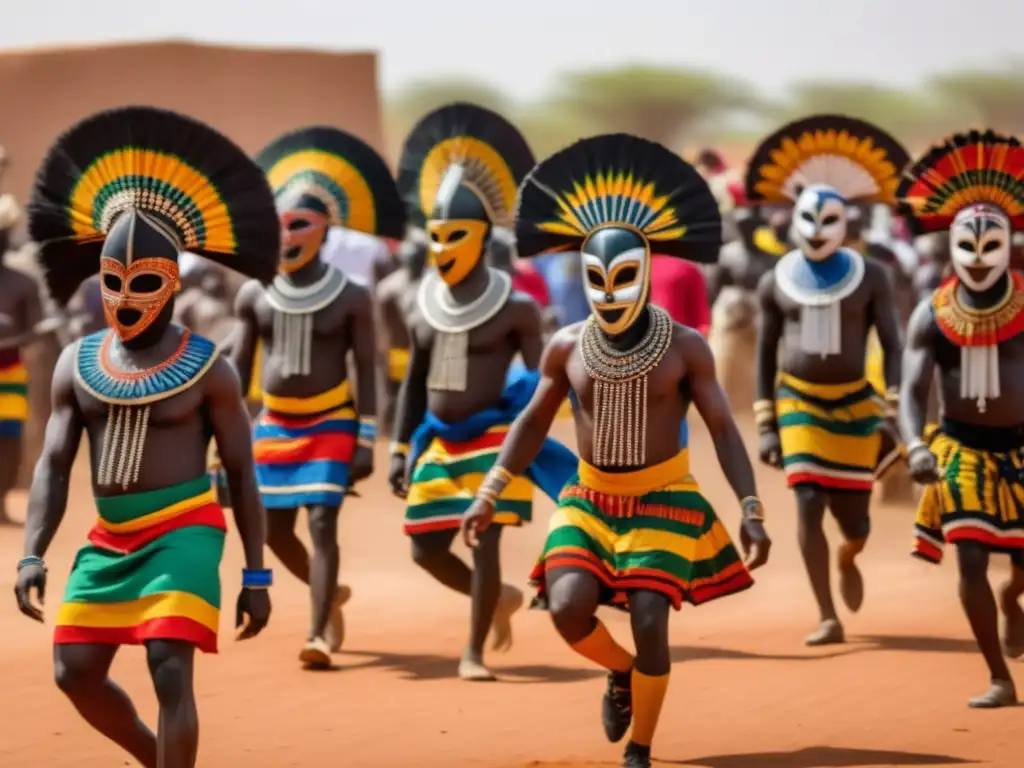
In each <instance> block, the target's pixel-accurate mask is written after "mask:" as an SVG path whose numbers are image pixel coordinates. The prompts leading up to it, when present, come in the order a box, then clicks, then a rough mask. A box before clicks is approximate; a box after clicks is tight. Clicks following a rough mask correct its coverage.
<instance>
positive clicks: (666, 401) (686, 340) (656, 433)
mask: <svg viewBox="0 0 1024 768" xmlns="http://www.w3.org/2000/svg"><path fill="white" fill-rule="evenodd" d="M583 326H584V323H576V324H575V325H571V326H568V327H567V328H563V329H562V330H561V331H559V334H558V337H557V343H559V344H563V345H565V346H566V347H567V349H566V352H567V356H566V363H565V372H566V376H567V377H568V379H569V384H570V386H571V387H572V390H573V392H574V393H575V395H576V398H577V401H578V405H577V407H576V408H575V410H574V416H575V419H574V421H575V425H576V442H577V446H578V451H579V456H580V458H582V459H583V460H584V461H587V462H591V463H592V462H593V435H594V380H593V379H592V378H591V377H590V374H588V373H587V370H586V368H585V367H584V364H583V356H582V353H581V351H580V346H579V339H580V336H581V335H582V333H583ZM693 344H701V345H703V344H705V342H704V339H703V337H701V335H700V334H699V333H697V332H696V331H694V330H693V329H690V328H686V327H685V326H682V325H678V324H676V325H675V327H674V331H673V338H672V344H671V346H670V347H669V349H668V352H667V353H666V354H665V357H663V358H662V360H661V362H660V363H658V365H657V366H656V367H655V368H654V370H652V371H651V372H650V373H649V374H648V376H647V442H646V450H645V453H646V457H647V462H646V463H647V465H653V464H658V463H660V462H663V461H667V460H668V459H671V458H672V457H674V456H675V455H676V454H677V453H679V430H680V427H681V426H682V423H683V419H685V418H686V412H687V410H688V409H689V407H690V394H689V388H688V386H687V376H688V370H687V364H686V361H687V356H688V354H689V351H690V347H691V345H693ZM615 469H616V470H619V471H628V470H629V469H630V468H629V467H624V468H615Z"/></svg>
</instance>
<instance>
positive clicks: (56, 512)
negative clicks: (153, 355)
mask: <svg viewBox="0 0 1024 768" xmlns="http://www.w3.org/2000/svg"><path fill="white" fill-rule="evenodd" d="M77 356H78V345H77V344H72V345H71V346H70V347H65V348H64V351H63V352H61V355H60V358H59V359H58V360H57V365H56V366H55V367H54V371H53V386H52V389H51V393H50V400H51V410H50V419H49V421H47V423H46V436H45V438H44V441H43V450H42V453H41V454H40V455H39V461H38V462H36V469H35V473H34V474H33V476H32V487H31V489H30V490H29V494H28V515H27V521H26V524H25V556H26V557H32V556H34V557H39V558H42V557H43V556H44V555H45V554H46V550H47V549H48V548H49V547H50V542H51V541H53V537H54V534H56V533H57V529H58V528H59V527H60V524H61V521H62V520H63V519H64V510H65V509H66V507H67V503H68V485H69V483H70V481H71V466H72V465H73V464H74V463H75V456H76V455H77V454H78V445H79V443H80V442H81V439H82V430H83V429H84V428H85V422H84V420H83V418H82V412H81V411H80V410H79V408H78V403H77V402H76V400H75V391H74V385H73V381H74V369H75V362H76V359H77Z"/></svg>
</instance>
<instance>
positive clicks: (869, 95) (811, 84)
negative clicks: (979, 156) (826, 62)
mask: <svg viewBox="0 0 1024 768" xmlns="http://www.w3.org/2000/svg"><path fill="white" fill-rule="evenodd" d="M790 93H791V98H790V100H789V101H788V102H787V103H786V104H785V105H784V106H783V107H782V108H781V109H779V110H775V112H774V117H775V119H776V120H777V121H778V122H783V121H785V120H793V119H798V118H800V117H802V116H806V115H812V114H820V113H833V114H841V115H847V116H849V117H857V118H860V119H861V120H866V121H868V122H870V123H873V124H875V125H877V126H878V127H879V128H882V129H884V130H886V131H889V132H890V133H891V134H893V136H895V137H896V138H897V139H899V140H900V141H902V142H903V143H904V144H906V145H907V148H908V149H910V150H911V151H913V148H915V147H918V146H920V145H921V144H922V143H928V142H930V141H932V140H933V139H934V138H935V137H936V136H937V135H940V134H941V133H943V132H944V131H946V130H948V129H949V128H950V127H952V126H953V125H954V124H955V121H956V111H955V109H953V107H952V105H950V104H948V103H947V102H944V101H942V100H939V99H932V98H928V97H927V96H925V95H924V94H918V93H914V92H912V91H906V90H902V89H897V88H889V87H886V86H883V85H878V84H875V83H856V82H854V83H836V82H828V81H808V82H804V83H800V84H798V85H796V86H795V87H794V88H792V89H791V90H790Z"/></svg>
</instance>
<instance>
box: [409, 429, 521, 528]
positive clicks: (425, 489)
mask: <svg viewBox="0 0 1024 768" xmlns="http://www.w3.org/2000/svg"><path fill="white" fill-rule="evenodd" d="M507 433H508V425H507V424H506V425H499V426H495V427H491V428H490V429H489V430H487V432H485V433H484V434H483V435H481V436H480V437H478V438H476V439H475V440H470V441H468V442H464V443H456V442H452V441H449V440H444V439H442V438H435V439H434V440H433V441H432V442H431V443H430V445H429V446H428V447H427V449H426V450H425V451H424V452H423V454H422V455H420V457H419V458H418V459H417V461H416V467H415V469H413V472H412V478H411V481H410V484H409V495H408V498H407V506H406V509H405V526H404V527H405V532H406V534H408V535H410V536H414V535H416V534H419V533H429V532H431V531H444V530H454V529H458V527H459V526H460V525H461V523H462V516H463V514H464V513H465V512H466V510H467V509H469V505H470V504H472V503H473V498H474V497H475V496H476V492H477V489H478V488H479V487H480V483H481V482H483V479H484V476H485V475H486V474H487V473H488V472H489V471H490V469H491V467H493V466H494V462H495V460H496V459H497V458H498V452H499V451H500V450H501V445H502V443H504V442H505V436H506V435H507ZM533 488H534V486H533V483H531V482H530V480H529V479H528V478H527V477H526V476H525V475H520V476H519V477H516V478H513V480H512V482H510V483H509V484H508V485H507V486H505V490H504V491H502V493H501V496H499V497H498V500H497V502H496V503H495V515H494V522H495V523H497V524H499V525H520V524H521V523H523V522H529V521H530V519H531V517H532V516H533Z"/></svg>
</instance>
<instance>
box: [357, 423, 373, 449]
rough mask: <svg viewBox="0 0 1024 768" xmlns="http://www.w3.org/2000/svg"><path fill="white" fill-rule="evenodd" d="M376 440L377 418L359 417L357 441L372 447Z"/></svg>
mask: <svg viewBox="0 0 1024 768" xmlns="http://www.w3.org/2000/svg"><path fill="white" fill-rule="evenodd" d="M376 441H377V420H376V419H369V418H367V419H361V420H360V422H359V442H360V444H362V445H365V446H366V447H367V448H372V447H373V444H374V443H375V442H376Z"/></svg>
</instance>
